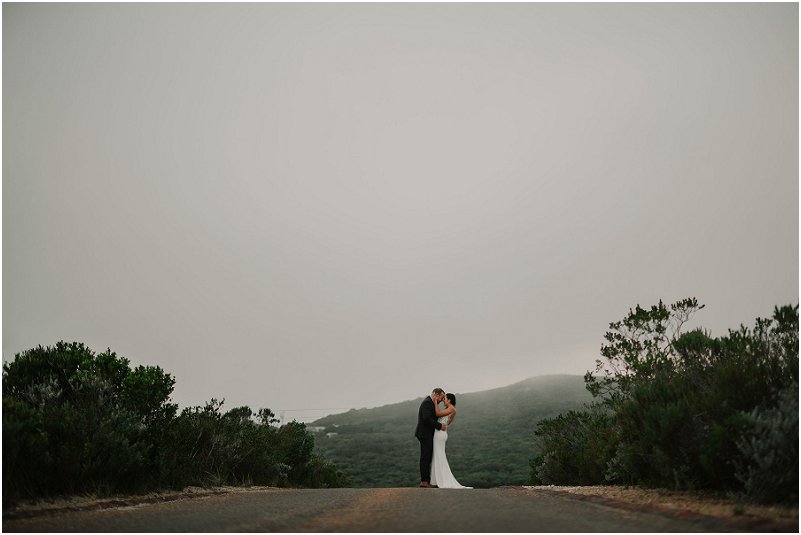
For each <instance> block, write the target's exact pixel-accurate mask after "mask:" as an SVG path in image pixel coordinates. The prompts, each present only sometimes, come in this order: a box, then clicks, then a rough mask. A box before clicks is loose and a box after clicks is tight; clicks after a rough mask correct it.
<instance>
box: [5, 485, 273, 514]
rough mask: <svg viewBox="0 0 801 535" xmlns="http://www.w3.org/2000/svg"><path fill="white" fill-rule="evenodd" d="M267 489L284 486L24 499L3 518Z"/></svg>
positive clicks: (199, 488) (8, 509)
mask: <svg viewBox="0 0 801 535" xmlns="http://www.w3.org/2000/svg"><path fill="white" fill-rule="evenodd" d="M264 490H280V489H278V488H276V487H210V488H202V487H186V488H185V489H183V490H176V491H163V492H151V493H148V494H138V495H134V496H111V497H98V496H94V495H83V496H69V497H63V498H54V499H51V500H37V501H33V502H21V503H18V504H15V505H14V506H12V507H9V508H5V507H4V508H3V519H4V520H6V519H8V520H11V519H17V518H30V517H34V516H40V515H48V514H57V513H63V512H67V511H91V510H96V509H109V508H112V507H132V506H135V505H143V504H148V503H160V502H171V501H176V500H185V499H190V498H202V497H204V496H214V495H218V494H230V493H232V492H253V491H264Z"/></svg>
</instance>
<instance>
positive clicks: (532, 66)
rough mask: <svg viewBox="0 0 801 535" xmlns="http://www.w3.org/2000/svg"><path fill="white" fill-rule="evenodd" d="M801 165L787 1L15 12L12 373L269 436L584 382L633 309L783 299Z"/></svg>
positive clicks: (734, 307)
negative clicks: (392, 406)
mask: <svg viewBox="0 0 801 535" xmlns="http://www.w3.org/2000/svg"><path fill="white" fill-rule="evenodd" d="M798 146H799V140H798V4H794V3H784V4H686V3H681V4H611V5H601V4H505V5H500V4H494V5H493V4H467V5H466V4H439V5H437V4H349V5H336V4H222V5H215V4H172V5H169V4H79V5H70V4H8V3H6V4H4V5H3V188H2V189H3V202H2V207H3V216H2V221H3V233H2V234H3V248H2V249H3V261H2V265H3V299H2V301H3V342H2V347H3V359H4V360H9V359H12V358H13V356H14V355H15V354H16V353H18V352H20V351H23V350H26V349H29V348H31V347H35V346H37V345H39V344H42V345H52V344H54V343H55V342H57V341H58V340H62V339H63V340H67V341H73V340H74V341H81V342H84V343H86V344H87V345H89V346H90V347H91V348H93V349H95V350H96V351H103V350H105V349H106V348H107V347H110V348H111V349H112V350H114V351H116V352H117V353H118V354H119V355H122V356H124V357H127V358H128V359H130V360H131V362H132V364H134V365H138V364H153V365H159V366H161V367H162V368H164V369H165V370H166V371H168V372H169V373H171V374H173V375H174V376H175V377H176V379H177V385H176V388H175V393H174V400H175V401H176V402H178V403H179V404H180V405H181V406H187V405H195V404H202V403H203V402H204V401H206V400H208V399H210V398H211V397H217V398H225V399H226V404H225V406H226V407H228V408H233V407H235V406H238V405H242V404H247V405H250V406H251V407H252V408H254V409H256V408H259V407H270V408H272V409H274V410H278V409H305V408H314V409H333V408H340V407H341V408H348V407H365V406H367V407H371V406H378V405H383V404H385V403H391V402H396V401H402V400H406V399H412V398H415V397H418V396H422V395H424V394H426V393H428V392H430V391H431V389H432V388H433V387H435V386H442V387H444V388H446V389H447V390H450V391H453V392H469V391H476V390H483V389H487V388H492V387H498V386H503V385H506V384H510V383H513V382H516V381H519V380H522V379H525V378H527V377H531V376H534V375H539V374H546V373H575V374H583V373H584V372H585V371H586V370H588V369H591V368H593V366H594V361H595V359H596V358H598V355H599V348H600V345H601V343H602V337H603V333H604V332H605V330H606V328H607V327H608V324H609V322H611V321H616V320H618V319H621V318H622V317H623V316H624V315H625V314H626V312H627V311H628V309H629V307H633V306H634V305H636V304H638V303H639V304H642V305H643V306H646V305H651V304H654V303H655V302H657V301H658V300H659V299H660V298H661V299H663V300H665V301H669V302H673V301H675V300H678V299H681V298H684V297H687V296H695V297H697V298H698V299H699V300H700V301H701V302H703V303H705V304H706V305H707V306H706V308H705V309H704V310H703V311H701V312H700V313H699V315H698V316H697V322H696V323H697V324H700V325H703V326H705V327H706V328H708V329H710V330H711V331H712V334H713V335H715V336H718V335H723V334H726V332H727V329H728V328H730V327H731V328H735V327H737V326H739V325H740V324H741V323H745V324H746V325H752V324H753V320H754V318H755V317H757V316H763V317H764V316H769V315H770V314H771V312H772V310H773V307H774V306H775V305H781V304H789V303H793V304H795V303H796V302H797V301H798V257H799V250H798V243H799V242H798V198H799V196H798V184H799V180H798V179H799V174H798V172H799V169H798ZM325 412H333V411H330V410H329V411H317V412H313V411H312V412H295V413H287V416H296V417H299V418H306V419H308V418H309V417H310V415H322V414H325ZM413 417H414V416H413V415H410V418H412V419H413ZM410 421H412V420H410Z"/></svg>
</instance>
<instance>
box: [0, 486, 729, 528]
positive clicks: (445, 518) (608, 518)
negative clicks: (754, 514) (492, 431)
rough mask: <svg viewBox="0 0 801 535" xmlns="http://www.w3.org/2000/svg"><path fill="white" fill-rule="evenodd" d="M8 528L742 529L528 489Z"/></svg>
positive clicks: (209, 500)
mask: <svg viewBox="0 0 801 535" xmlns="http://www.w3.org/2000/svg"><path fill="white" fill-rule="evenodd" d="M2 527H3V531H6V532H34V531H35V532H268V531H284V532H287V531H288V532H384V533H386V532H426V533H436V532H450V533H453V532H458V533H475V532H496V533H497V532H507V533H511V532H529V533H530V532H698V531H711V532H722V531H740V529H738V528H736V527H732V525H730V524H725V523H721V522H720V521H718V520H716V519H714V518H712V517H703V516H700V515H696V516H695V517H693V518H676V517H673V516H668V515H664V514H659V513H657V512H649V511H637V510H630V509H626V508H623V507H616V506H613V505H609V504H604V503H595V502H591V501H586V500H579V499H573V498H571V497H569V496H562V495H556V494H550V493H547V492H537V491H533V490H528V489H523V488H520V487H501V488H494V489H469V490H446V489H420V488H378V489H259V490H251V491H247V490H243V491H241V492H230V493H225V494H213V495H206V496H200V497H193V498H185V499H179V500H174V501H169V502H163V503H142V504H136V505H125V506H116V507H108V508H102V509H94V510H77V511H75V510H62V511H50V512H41V513H38V514H35V515H33V516H30V517H27V518H5V517H4V519H3V526H2Z"/></svg>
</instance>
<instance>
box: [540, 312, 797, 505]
mask: <svg viewBox="0 0 801 535" xmlns="http://www.w3.org/2000/svg"><path fill="white" fill-rule="evenodd" d="M702 308H703V305H699V304H698V302H697V301H696V300H695V299H692V298H691V299H685V300H683V301H679V302H677V303H675V304H673V305H670V306H669V307H668V306H665V305H664V304H663V303H662V302H661V301H660V302H659V304H658V305H656V306H653V307H651V308H650V309H648V310H646V309H643V308H641V307H640V306H639V305H638V306H637V307H636V308H635V309H633V310H630V311H629V314H628V315H627V316H626V317H625V318H624V319H623V320H621V321H619V322H614V323H611V324H610V330H609V332H607V333H606V335H605V340H606V343H605V344H604V345H603V346H602V347H601V355H602V356H603V360H598V361H596V369H595V371H594V372H588V373H587V374H586V376H585V383H586V386H587V389H588V390H589V391H590V392H591V393H592V394H593V396H595V397H596V399H597V400H598V402H597V403H598V406H600V407H603V408H605V409H606V411H607V412H606V413H602V414H603V417H600V416H596V417H594V418H593V417H592V414H593V413H592V412H584V413H576V414H568V415H565V416H560V417H557V418H555V419H551V420H546V421H544V422H541V423H540V424H539V426H538V435H540V438H541V447H540V451H539V453H538V456H537V457H536V458H534V459H532V472H531V479H532V481H541V480H546V479H547V480H549V481H559V482H561V483H567V484H588V483H595V484H600V483H608V482H615V483H627V484H644V485H651V486H661V487H671V488H689V489H692V488H705V489H718V490H725V491H738V490H745V491H746V492H749V493H756V494H758V495H764V494H765V491H764V490H759V489H761V488H762V487H763V486H764V485H763V483H761V482H760V479H759V478H760V476H758V475H757V473H756V472H757V471H759V470H763V469H764V470H771V471H774V472H775V473H779V472H781V473H784V474H785V475H786V474H791V479H792V481H789V482H788V483H787V484H788V485H790V486H792V485H793V484H794V485H796V486H797V483H798V469H797V468H798V464H797V451H798V441H797V425H798V424H797V414H796V416H795V426H796V428H795V429H796V434H795V435H794V438H790V437H793V435H792V419H791V418H789V416H788V414H789V413H788V412H787V408H786V398H782V397H781V396H779V395H778V393H779V392H780V391H783V390H784V389H788V388H793V387H794V388H795V389H796V392H797V385H798V306H795V307H791V306H784V307H781V308H779V307H777V308H776V309H775V311H774V314H773V318H771V319H757V320H756V323H755V326H754V328H753V329H748V328H746V327H743V326H741V327H740V328H739V329H738V330H730V331H729V333H728V335H726V336H723V337H720V338H711V337H710V335H709V334H708V333H707V332H705V331H704V330H702V329H694V330H691V331H689V332H682V328H683V327H684V326H685V325H686V323H687V322H688V321H689V320H690V319H691V318H692V317H693V315H694V314H695V313H696V312H697V311H699V310H701V309H702ZM781 400H785V401H781ZM777 403H779V406H777ZM782 403H784V405H782ZM782 407H784V408H782ZM596 410H597V409H596ZM607 415H608V416H607ZM742 437H750V438H749V439H748V440H747V441H745V440H744V439H742ZM583 441H595V442H597V443H598V446H593V447H591V448H584V447H583ZM793 448H794V449H793ZM583 451H587V452H589V455H586V456H581V455H580V453H581V452H583ZM793 452H795V453H793ZM790 457H792V458H794V459H796V461H795V465H794V466H795V468H792V466H793V465H792V463H791V462H790V461H789V460H788V459H789V458H790ZM557 461H558V462H557ZM560 463H562V466H557V465H559V464H560ZM599 466H605V470H603V471H601V470H599V469H598V468H599ZM738 466H741V467H743V468H742V469H741V471H740V472H737V467H738ZM757 467H759V468H757ZM744 484H745V488H743V485H744ZM749 489H750V490H749Z"/></svg>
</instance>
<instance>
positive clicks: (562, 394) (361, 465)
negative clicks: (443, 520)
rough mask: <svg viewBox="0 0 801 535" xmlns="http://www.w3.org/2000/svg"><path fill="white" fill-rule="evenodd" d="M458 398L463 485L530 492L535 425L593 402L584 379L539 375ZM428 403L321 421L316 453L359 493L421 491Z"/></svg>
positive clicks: (452, 445) (453, 446)
mask: <svg viewBox="0 0 801 535" xmlns="http://www.w3.org/2000/svg"><path fill="white" fill-rule="evenodd" d="M455 394H456V400H457V403H456V405H457V408H458V416H457V419H456V421H455V422H454V425H453V426H452V427H451V429H450V430H449V432H448V450H447V451H448V461H449V464H450V466H451V469H452V471H453V473H454V475H455V476H456V477H457V479H459V481H460V482H461V483H462V484H463V485H468V486H474V487H489V486H497V485H521V484H525V483H526V482H527V481H528V474H529V465H528V461H529V459H530V458H531V457H533V456H534V453H535V452H534V449H535V443H534V441H535V437H534V430H535V428H536V424H537V422H538V421H540V420H541V419H543V418H548V417H552V416H555V415H557V414H559V413H561V412H565V411H567V410H570V409H578V408H581V407H582V406H583V405H584V404H585V403H586V402H588V401H590V400H591V396H590V394H589V392H587V390H586V388H585V387H584V377H583V376H581V375H539V376H536V377H530V378H528V379H524V380H522V381H519V382H517V383H514V384H511V385H508V386H503V387H499V388H493V389H490V390H483V391H479V392H468V393H458V392H456V393H455ZM422 399H423V396H420V397H418V398H416V399H411V400H407V401H401V402H398V403H393V404H389V405H384V406H382V407H375V408H371V409H358V410H350V411H348V412H345V413H340V414H333V415H329V416H326V417H324V418H320V419H319V420H316V421H314V422H312V423H310V424H309V428H310V429H312V430H313V431H315V432H316V448H317V449H318V450H319V451H320V452H321V453H322V454H323V455H325V456H326V458H328V459H330V460H332V461H333V462H334V463H336V465H337V466H338V467H339V468H340V469H343V470H344V471H346V472H348V474H350V476H351V478H352V480H353V485H354V486H357V487H395V486H414V485H417V484H418V483H419V468H418V463H419V449H420V448H419V443H418V442H417V439H415V438H414V428H415V426H416V424H417V408H418V406H419V404H420V402H421V400H422Z"/></svg>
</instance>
